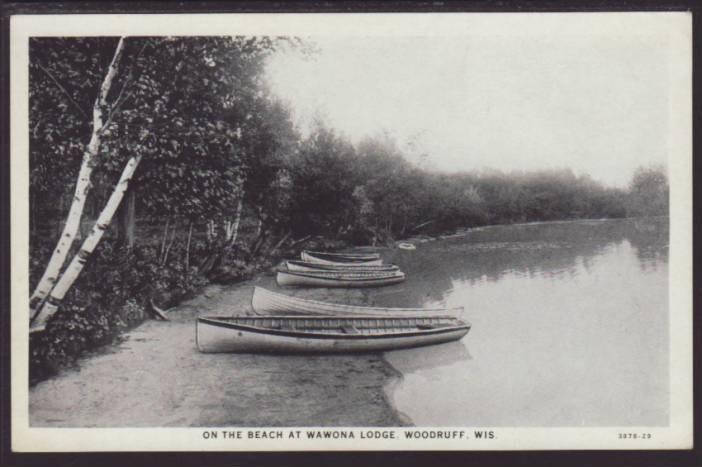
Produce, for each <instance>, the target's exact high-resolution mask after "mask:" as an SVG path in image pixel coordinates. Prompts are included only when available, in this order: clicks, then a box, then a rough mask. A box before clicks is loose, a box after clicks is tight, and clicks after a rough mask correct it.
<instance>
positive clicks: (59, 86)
mask: <svg viewBox="0 0 702 467" xmlns="http://www.w3.org/2000/svg"><path fill="white" fill-rule="evenodd" d="M36 65H37V66H38V67H39V68H40V69H41V71H43V72H44V73H46V76H48V77H49V78H50V79H51V81H53V82H54V84H55V85H56V86H57V87H58V88H59V89H60V90H61V91H62V92H63V93H64V94H65V95H66V97H68V100H69V101H70V102H71V104H73V107H75V108H76V110H77V111H78V112H80V114H81V115H82V116H83V117H85V118H89V117H88V114H87V113H86V112H85V111H84V110H83V109H81V108H80V106H79V105H78V103H77V102H76V101H74V100H73V98H72V97H71V95H70V94H69V93H68V91H67V90H66V88H64V87H63V86H61V83H59V82H58V80H57V79H56V78H55V77H54V75H52V74H51V72H50V71H49V70H47V69H46V68H44V67H43V66H41V63H39V62H37V63H36Z"/></svg>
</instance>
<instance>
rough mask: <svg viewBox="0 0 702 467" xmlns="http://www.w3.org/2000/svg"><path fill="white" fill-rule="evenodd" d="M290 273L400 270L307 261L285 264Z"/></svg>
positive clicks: (395, 267)
mask: <svg viewBox="0 0 702 467" xmlns="http://www.w3.org/2000/svg"><path fill="white" fill-rule="evenodd" d="M285 267H286V268H287V269H288V271H293V272H318V271H356V272H391V271H398V270H399V269H400V268H399V267H397V266H395V265H394V264H388V265H368V264H356V263H349V264H343V265H341V266H338V265H333V264H322V263H309V262H307V261H295V260H288V261H286V262H285Z"/></svg>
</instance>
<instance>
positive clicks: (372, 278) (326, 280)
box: [275, 271, 405, 287]
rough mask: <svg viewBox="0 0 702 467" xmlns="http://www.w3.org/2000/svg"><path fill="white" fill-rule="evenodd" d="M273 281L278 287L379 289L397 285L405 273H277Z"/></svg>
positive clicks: (403, 278) (402, 279)
mask: <svg viewBox="0 0 702 467" xmlns="http://www.w3.org/2000/svg"><path fill="white" fill-rule="evenodd" d="M275 280H276V282H277V283H278V285H293V286H311V287H379V286H383V285H390V284H398V283H400V282H402V281H404V280H405V273H404V272H401V271H381V272H356V271H318V272H292V271H278V274H277V275H276V278H275Z"/></svg>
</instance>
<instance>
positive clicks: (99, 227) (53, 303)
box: [30, 155, 141, 332]
mask: <svg viewBox="0 0 702 467" xmlns="http://www.w3.org/2000/svg"><path fill="white" fill-rule="evenodd" d="M140 161H141V155H139V156H136V157H132V158H131V159H129V162H127V165H126V166H125V167H124V170H123V171H122V175H121V176H120V178H119V182H117V185H116V186H115V189H114V191H113V192H112V195H110V199H108V200H107V204H105V207H104V208H103V209H102V212H101V213H100V215H99V216H98V219H97V221H96V222H95V225H94V226H93V229H92V230H91V231H90V234H89V235H88V237H87V238H86V239H85V241H84V242H83V245H82V246H81V249H80V251H78V253H77V254H76V255H75V256H74V257H73V260H71V263H70V264H69V265H68V267H67V268H66V271H65V272H64V273H63V275H62V276H61V279H60V280H59V281H58V283H57V284H56V286H55V287H54V289H53V290H52V291H51V294H50V295H49V297H48V298H47V299H46V302H45V303H44V306H42V307H41V309H40V310H39V312H38V313H37V314H36V316H35V317H34V319H33V320H32V323H31V327H30V332H35V331H42V330H44V328H45V327H46V322H47V320H48V319H49V318H50V317H51V316H53V314H54V313H56V310H58V307H59V306H60V305H61V301H62V300H63V298H64V297H65V296H66V293H67V292H68V290H69V289H70V288H71V286H72V285H73V283H74V282H75V281H76V279H77V278H78V276H79V275H80V273H81V271H82V270H83V267H84V266H85V262H86V261H87V260H88V258H89V257H90V255H91V254H92V253H93V251H94V250H95V247H96V246H97V245H98V243H99V242H100V239H101V238H102V236H103V234H104V233H105V230H107V227H109V225H110V222H111V221H112V218H113V217H114V215H115V212H116V211H117V208H119V205H120V203H121V202H122V198H124V193H125V192H126V191H127V188H128V187H129V181H130V180H131V178H132V176H133V175H134V171H135V170H136V168H137V166H138V165H139V162H140Z"/></svg>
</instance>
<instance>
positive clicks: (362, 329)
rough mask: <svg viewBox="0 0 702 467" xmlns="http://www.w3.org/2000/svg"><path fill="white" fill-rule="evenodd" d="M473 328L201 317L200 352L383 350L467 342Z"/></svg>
mask: <svg viewBox="0 0 702 467" xmlns="http://www.w3.org/2000/svg"><path fill="white" fill-rule="evenodd" d="M469 330H470V324H468V323H466V322H463V321H461V320H459V319H457V318H454V317H449V316H447V317H438V316H437V317H426V318H418V317H415V318H385V317H364V318H350V317H343V316H328V317H320V316H316V317H308V316H285V315H283V316H266V317H253V316H235V317H219V316H217V317H199V318H198V319H197V324H196V331H195V335H196V345H197V348H198V350H199V351H200V352H236V353H344V352H380V351H386V350H397V349H405V348H410V347H419V346H424V345H433V344H440V343H443V342H450V341H454V340H458V339H461V338H462V337H463V336H465V335H466V334H467V333H468V331H469Z"/></svg>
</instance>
